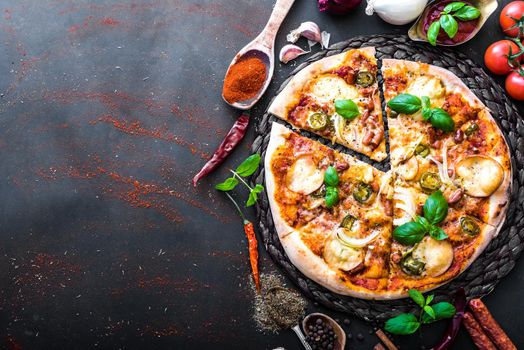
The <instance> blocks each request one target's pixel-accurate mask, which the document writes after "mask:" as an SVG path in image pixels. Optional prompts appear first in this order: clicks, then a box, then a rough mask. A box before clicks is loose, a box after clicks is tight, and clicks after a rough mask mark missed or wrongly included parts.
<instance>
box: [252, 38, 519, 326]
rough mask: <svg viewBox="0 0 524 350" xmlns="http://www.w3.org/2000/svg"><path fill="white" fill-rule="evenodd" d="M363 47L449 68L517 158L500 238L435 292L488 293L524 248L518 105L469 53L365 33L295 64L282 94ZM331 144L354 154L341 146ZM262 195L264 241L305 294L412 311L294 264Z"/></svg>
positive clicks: (260, 178)
mask: <svg viewBox="0 0 524 350" xmlns="http://www.w3.org/2000/svg"><path fill="white" fill-rule="evenodd" d="M364 46H374V47H375V48H376V50H377V58H378V59H379V66H380V64H381V59H383V58H397V59H407V60H412V61H421V62H426V63H430V64H433V65H436V66H440V67H444V68H447V69H449V70H450V71H452V72H453V73H455V74H456V75H457V76H458V77H459V78H460V79H462V81H463V82H464V83H465V84H466V85H467V86H468V87H469V88H470V89H471V90H472V91H473V92H474V93H475V94H476V95H477V96H478V97H479V98H480V100H482V101H483V102H484V103H485V104H486V105H487V106H488V108H489V109H490V110H491V111H492V115H493V116H494V118H495V119H496V120H497V122H498V124H499V127H500V128H501V129H502V131H503V132H504V135H505V136H506V139H507V140H508V144H509V146H510V149H511V155H512V161H513V190H512V194H511V200H510V206H509V209H508V212H507V217H506V222H505V224H504V226H503V228H502V230H501V231H500V233H499V235H498V237H497V238H496V239H494V240H493V241H492V242H491V243H490V244H489V246H488V247H487V248H486V250H485V251H484V253H483V254H482V255H481V256H480V257H479V258H477V260H476V261H475V262H474V263H473V264H472V265H471V266H470V267H469V268H468V269H467V270H466V271H464V272H463V273H462V274H461V275H460V276H459V277H457V278H456V279H454V280H453V281H451V282H450V283H448V284H446V285H444V286H442V287H440V288H438V289H436V290H435V291H434V294H435V296H436V298H437V299H441V298H443V297H444V296H449V295H450V294H451V293H453V292H454V291H455V290H456V289H457V288H458V287H464V288H465V289H466V293H467V295H468V297H470V298H472V297H479V296H483V295H486V294H488V293H490V292H491V291H492V290H493V288H494V287H495V285H496V284H497V283H498V282H499V281H500V279H501V278H502V277H504V276H505V275H507V274H508V273H509V271H510V270H511V269H512V268H513V267H514V265H515V261H516V260H517V258H518V257H519V255H520V253H521V252H522V249H523V248H524V244H523V243H524V229H523V228H524V210H523V208H524V186H523V183H524V123H523V120H522V117H521V116H519V112H518V110H517V108H516V107H515V105H514V104H513V103H512V102H511V101H510V100H509V99H508V98H507V97H506V94H505V93H504V91H503V90H502V89H501V87H500V86H498V85H497V83H496V82H494V81H493V79H491V78H490V77H489V76H487V75H486V73H485V72H484V71H483V70H482V68H480V67H479V66H478V65H477V64H475V63H474V62H473V61H472V60H470V59H469V58H468V57H467V56H465V55H463V54H461V53H458V52H455V51H451V50H448V49H444V48H433V47H430V46H429V45H426V44H420V43H415V42H413V41H411V40H410V39H409V38H408V37H407V36H395V35H375V36H362V37H356V38H353V39H350V40H348V41H344V42H340V43H338V44H335V45H333V46H331V47H330V48H329V49H327V50H324V51H321V52H318V53H317V54H315V55H313V56H311V57H310V58H308V59H307V60H306V61H305V62H304V63H302V64H300V65H299V66H297V68H296V69H295V70H294V71H293V72H292V73H291V74H290V77H289V78H288V79H287V80H286V81H285V82H284V83H283V84H282V86H281V87H280V89H279V92H280V90H282V88H283V87H284V86H285V85H286V84H287V82H288V81H289V79H291V78H292V77H293V76H294V75H295V74H296V73H297V72H298V71H299V70H301V69H302V68H304V67H306V66H307V65H308V64H310V63H311V62H314V61H317V60H319V59H321V58H323V57H326V56H331V55H334V54H338V53H340V52H343V51H346V50H348V49H350V48H359V47H364ZM381 79H382V77H380V76H379V83H381V81H380V80H381ZM273 121H277V119H276V118H275V117H273V116H271V115H270V114H269V113H267V111H266V113H265V114H264V115H263V117H262V118H261V119H260V120H259V121H258V123H257V126H256V131H255V132H256V138H255V141H254V143H253V147H252V149H253V152H257V153H260V154H261V155H262V157H264V156H265V151H266V148H267V145H268V142H269V134H270V130H271V123H272V122H273ZM302 134H303V135H306V136H308V137H310V138H312V139H315V140H319V141H321V142H323V143H326V141H325V140H323V139H321V138H319V137H317V136H315V135H313V134H311V133H307V132H303V133H302ZM332 147H333V148H335V149H337V150H339V151H342V152H345V153H350V154H352V155H355V154H354V153H353V152H351V151H350V150H348V149H346V148H344V147H342V146H338V145H337V146H332ZM356 156H357V157H358V158H360V159H363V158H364V157H362V156H360V155H358V154H357V155H356ZM366 160H367V161H368V163H372V164H373V165H374V166H376V167H377V168H379V169H387V168H389V160H388V159H387V160H386V161H384V162H382V163H374V162H369V159H366ZM251 180H252V182H257V183H263V182H264V168H263V167H262V168H260V169H259V170H258V171H257V173H255V174H254V175H253V177H252V179H251ZM260 198H261V200H259V203H258V204H257V207H256V213H257V218H258V223H259V228H260V230H259V233H260V234H261V235H262V237H263V241H264V245H265V247H266V249H267V251H268V253H269V254H270V256H271V257H272V259H273V260H274V261H275V262H277V264H278V265H279V266H280V267H281V268H282V269H283V270H284V271H285V273H286V274H287V276H288V277H289V278H290V279H291V280H292V281H293V282H294V283H295V284H296V285H297V287H298V288H299V289H300V290H301V291H302V292H303V293H304V294H305V295H307V296H308V297H310V298H312V299H313V300H315V301H317V302H319V303H321V304H323V305H324V306H326V307H329V308H332V309H335V310H338V311H342V312H347V313H350V314H354V315H357V316H359V317H362V318H364V319H365V320H368V321H382V320H384V319H386V318H388V317H391V315H393V314H396V313H398V311H399V310H401V311H407V310H409V309H411V307H412V303H410V302H409V300H407V299H398V300H390V301H374V300H364V299H358V298H352V297H346V296H342V295H338V294H335V293H333V292H331V291H329V290H327V289H326V288H324V287H322V286H320V285H319V284H317V283H315V282H313V281H312V280H310V279H309V278H307V277H305V276H304V275H303V274H302V273H301V272H300V271H298V269H297V268H295V267H294V266H293V265H292V264H291V262H290V261H289V259H288V257H287V256H286V254H285V252H284V249H283V248H282V246H281V244H280V241H279V239H278V235H277V233H276V231H275V228H274V225H273V219H272V217H271V210H270V208H269V204H268V200H267V196H266V194H265V193H264V195H263V196H261V197H260Z"/></svg>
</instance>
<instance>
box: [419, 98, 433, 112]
mask: <svg viewBox="0 0 524 350" xmlns="http://www.w3.org/2000/svg"><path fill="white" fill-rule="evenodd" d="M420 100H421V101H422V108H428V109H429V108H431V101H430V100H429V97H427V96H422V97H421V98H420Z"/></svg>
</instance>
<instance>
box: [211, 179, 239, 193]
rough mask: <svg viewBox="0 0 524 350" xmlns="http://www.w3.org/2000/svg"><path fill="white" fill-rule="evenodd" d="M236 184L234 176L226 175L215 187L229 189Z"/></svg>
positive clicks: (223, 189)
mask: <svg viewBox="0 0 524 350" xmlns="http://www.w3.org/2000/svg"><path fill="white" fill-rule="evenodd" d="M236 185H238V180H237V179H236V178H234V177H228V178H227V179H226V180H225V181H224V182H222V183H219V184H217V185H215V189H217V190H219V191H231V190H232V189H233V188H235V187H236Z"/></svg>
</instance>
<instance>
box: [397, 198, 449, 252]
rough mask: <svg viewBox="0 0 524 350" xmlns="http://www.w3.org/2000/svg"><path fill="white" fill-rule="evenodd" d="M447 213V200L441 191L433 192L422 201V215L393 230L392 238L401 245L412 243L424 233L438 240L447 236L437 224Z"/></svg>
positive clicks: (422, 236) (418, 239)
mask: <svg viewBox="0 0 524 350" xmlns="http://www.w3.org/2000/svg"><path fill="white" fill-rule="evenodd" d="M447 215H448V202H447V201H446V198H444V196H443V195H442V192H440V191H436V192H433V193H432V194H431V195H430V196H429V197H428V199H426V202H425V203H424V216H418V217H417V218H416V221H410V222H406V223H405V224H403V225H400V226H399V227H397V228H396V229H395V230H393V238H394V239H395V240H396V241H397V242H399V243H400V244H403V245H414V244H416V243H418V242H420V241H421V240H422V239H423V238H424V236H425V235H426V234H429V235H430V236H431V238H433V239H436V240H438V241H440V240H443V239H446V238H448V235H447V234H446V232H444V230H443V229H442V228H440V227H438V226H437V225H438V224H440V223H441V222H442V221H444V219H445V218H446V216H447Z"/></svg>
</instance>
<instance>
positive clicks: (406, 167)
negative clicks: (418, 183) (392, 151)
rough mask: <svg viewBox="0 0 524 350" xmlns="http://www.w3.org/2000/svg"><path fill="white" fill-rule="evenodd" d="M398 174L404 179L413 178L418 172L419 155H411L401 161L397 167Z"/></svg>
mask: <svg viewBox="0 0 524 350" xmlns="http://www.w3.org/2000/svg"><path fill="white" fill-rule="evenodd" d="M397 174H398V175H399V176H401V177H402V178H404V180H413V179H414V178H415V177H416V176H417V174H418V160H417V157H411V158H409V159H408V160H407V161H405V162H403V163H401V164H400V165H399V166H398V168H397Z"/></svg>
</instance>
